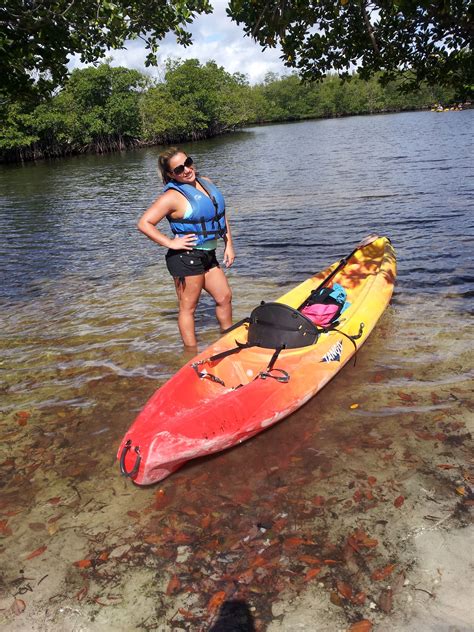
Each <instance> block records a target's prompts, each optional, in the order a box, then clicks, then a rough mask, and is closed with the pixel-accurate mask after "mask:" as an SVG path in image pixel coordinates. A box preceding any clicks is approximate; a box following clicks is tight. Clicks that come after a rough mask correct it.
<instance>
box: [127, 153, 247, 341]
mask: <svg viewBox="0 0 474 632" xmlns="http://www.w3.org/2000/svg"><path fill="white" fill-rule="evenodd" d="M158 165H159V168H160V172H161V176H162V179H163V183H164V184H165V188H164V192H163V195H161V196H160V197H159V198H158V199H157V200H156V201H155V202H154V203H153V204H152V205H151V206H150V208H149V209H148V210H147V211H145V213H144V214H143V216H142V217H141V219H140V221H139V222H138V229H139V230H140V231H141V232H142V233H144V234H145V235H146V236H147V237H149V238H150V239H151V240H152V241H154V242H156V243H157V244H159V245H160V246H165V247H166V248H168V252H167V254H166V265H167V267H168V271H169V272H170V274H171V276H172V277H173V278H174V282H175V287H176V294H177V295H178V301H179V316H178V326H179V331H180V333H181V337H182V339H183V343H184V345H185V347H190V348H195V347H196V346H197V341H196V333H195V328H194V312H195V310H196V306H197V303H198V300H199V296H200V295H201V291H202V290H203V289H204V290H206V292H208V293H209V294H210V295H211V296H212V298H213V299H214V301H215V302H216V316H217V320H218V321H219V324H220V326H221V329H222V330H224V329H227V328H228V327H230V326H231V325H232V303H231V301H232V292H231V289H230V287H229V284H228V282H227V278H226V276H225V274H224V272H223V271H222V269H221V268H220V267H219V263H218V262H217V259H216V246H217V240H218V239H219V238H222V239H223V240H224V244H225V250H224V263H225V266H226V267H227V268H229V267H230V266H231V265H232V264H233V263H234V258H235V255H234V248H233V246H232V237H231V233H230V228H229V222H228V220H227V218H226V216H225V205H224V198H223V196H222V193H221V192H220V191H219V189H218V188H217V187H216V186H215V185H214V184H213V183H212V182H211V181H210V180H209V179H208V178H201V177H198V176H197V175H196V171H195V168H194V164H193V159H192V158H191V157H190V156H188V155H187V154H186V153H185V152H184V151H181V150H180V149H177V148H176V147H171V148H170V149H168V150H167V151H165V152H163V153H162V154H161V155H160V157H159V160H158ZM165 217H166V218H167V219H168V221H169V223H170V226H171V230H172V232H173V234H174V238H173V239H170V238H169V237H167V236H166V235H164V234H163V233H162V232H161V231H159V230H158V229H157V228H156V225H157V224H158V223H159V222H161V220H162V219H163V218H165Z"/></svg>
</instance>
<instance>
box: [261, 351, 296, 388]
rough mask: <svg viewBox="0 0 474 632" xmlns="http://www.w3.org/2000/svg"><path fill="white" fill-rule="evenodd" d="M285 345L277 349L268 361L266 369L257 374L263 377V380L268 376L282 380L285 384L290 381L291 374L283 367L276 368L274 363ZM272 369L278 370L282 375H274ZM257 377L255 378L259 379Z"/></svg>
mask: <svg viewBox="0 0 474 632" xmlns="http://www.w3.org/2000/svg"><path fill="white" fill-rule="evenodd" d="M284 348H285V346H283V347H278V348H277V349H275V351H274V353H273V355H272V357H271V359H270V362H269V363H268V366H267V368H266V369H265V371H262V372H261V373H259V374H258V375H257V378H258V377H261V378H262V380H266V379H267V377H271V378H273V379H274V380H276V381H277V382H282V383H283V384H286V383H287V382H289V380H290V376H289V374H288V373H287V372H286V371H284V370H283V369H274V368H273V365H274V364H275V362H276V361H277V358H278V356H279V355H280V352H281V350H282V349H284ZM272 371H278V372H279V373H281V375H272ZM257 378H255V379H257Z"/></svg>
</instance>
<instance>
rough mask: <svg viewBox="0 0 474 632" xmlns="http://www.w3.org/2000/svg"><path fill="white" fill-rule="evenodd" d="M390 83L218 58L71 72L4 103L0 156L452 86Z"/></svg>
mask: <svg viewBox="0 0 474 632" xmlns="http://www.w3.org/2000/svg"><path fill="white" fill-rule="evenodd" d="M403 80H404V78H403V77H402V78H401V79H400V80H399V81H398V82H389V83H387V84H386V85H385V86H384V87H383V86H382V85H381V84H380V82H379V81H378V77H377V76H374V77H373V78H371V79H370V80H363V79H362V78H361V77H360V76H359V75H357V74H354V75H352V76H351V77H350V78H349V79H348V80H347V81H342V80H341V78H340V77H338V76H337V75H329V76H327V77H326V78H325V79H324V81H322V82H321V83H303V82H301V80H300V79H299V77H298V76H297V75H296V74H293V75H287V76H284V77H279V76H277V75H275V74H273V73H269V74H268V75H267V76H266V77H265V80H264V81H263V82H262V83H261V84H259V85H257V86H250V85H249V84H248V82H247V80H246V78H245V76H243V75H242V74H240V73H236V74H233V75H232V74H230V73H228V72H226V71H225V70H224V69H223V68H221V67H220V66H218V65H217V64H216V63H215V62H208V63H206V64H200V63H199V61H197V60H196V59H190V60H187V61H179V60H175V61H170V62H168V64H167V66H166V72H165V75H164V81H163V82H162V83H158V84H153V83H151V81H150V80H149V78H147V77H146V76H145V75H143V74H141V73H140V72H138V71H136V70H129V69H127V68H113V67H111V66H110V65H109V64H102V65H100V66H98V67H97V68H85V69H83V70H75V71H73V72H72V73H71V75H70V77H69V79H68V81H67V82H66V83H65V85H64V88H63V89H62V90H61V91H60V92H59V93H58V94H57V95H55V96H54V97H49V98H47V99H43V101H41V102H40V103H37V102H31V101H28V100H26V101H20V100H17V101H15V102H12V103H9V104H7V105H5V104H4V105H3V107H2V108H0V110H1V112H0V113H1V114H2V120H3V122H4V123H3V125H2V126H0V159H1V160H24V159H28V158H37V157H42V156H60V155H65V154H69V153H78V152H83V151H95V152H104V151H112V150H115V149H122V148H124V147H129V146H132V145H143V144H156V143H158V144H164V143H175V142H181V141H184V140H190V139H199V138H208V137H211V136H215V135H216V134H222V133H224V132H228V131H232V130H234V129H236V128H239V127H242V126H243V125H245V124H248V123H255V122H256V123H263V122H274V121H288V120H300V119H308V118H318V117H331V116H341V115H348V114H362V113H370V112H384V111H390V110H401V109H410V108H419V107H426V106H427V105H430V104H433V103H438V102H443V103H449V102H450V101H451V100H452V97H453V93H452V91H449V90H448V89H446V88H443V87H439V86H438V87H429V86H426V85H425V84H423V86H421V87H420V89H419V90H418V91H417V92H416V93H415V92H414V93H410V94H403V93H402V92H401V91H400V83H401V82H402V81H403Z"/></svg>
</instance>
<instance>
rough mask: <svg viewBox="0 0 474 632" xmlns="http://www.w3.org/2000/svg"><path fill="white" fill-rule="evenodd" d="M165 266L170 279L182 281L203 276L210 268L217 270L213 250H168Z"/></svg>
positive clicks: (217, 263) (217, 265) (217, 266)
mask: <svg viewBox="0 0 474 632" xmlns="http://www.w3.org/2000/svg"><path fill="white" fill-rule="evenodd" d="M166 266H167V268H168V271H169V273H170V274H171V276H172V277H174V278H177V279H182V278H184V277H187V276H197V275H199V274H205V273H206V272H207V271H208V270H211V268H219V267H220V266H219V262H218V261H217V258H216V251H215V250H198V249H197V248H194V249H193V250H168V252H167V253H166Z"/></svg>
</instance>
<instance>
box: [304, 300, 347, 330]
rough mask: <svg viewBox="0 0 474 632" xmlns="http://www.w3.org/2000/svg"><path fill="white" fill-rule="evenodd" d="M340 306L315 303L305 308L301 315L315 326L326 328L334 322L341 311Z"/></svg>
mask: <svg viewBox="0 0 474 632" xmlns="http://www.w3.org/2000/svg"><path fill="white" fill-rule="evenodd" d="M339 309H340V306H339V305H332V304H330V303H315V304H314V305H307V306H306V307H303V309H302V310H301V313H302V314H304V315H305V316H306V318H309V319H310V320H311V321H312V322H313V323H314V324H315V325H320V326H321V327H326V326H327V325H329V323H330V322H331V321H332V319H333V318H334V316H335V315H336V313H337V312H338V311H339Z"/></svg>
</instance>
